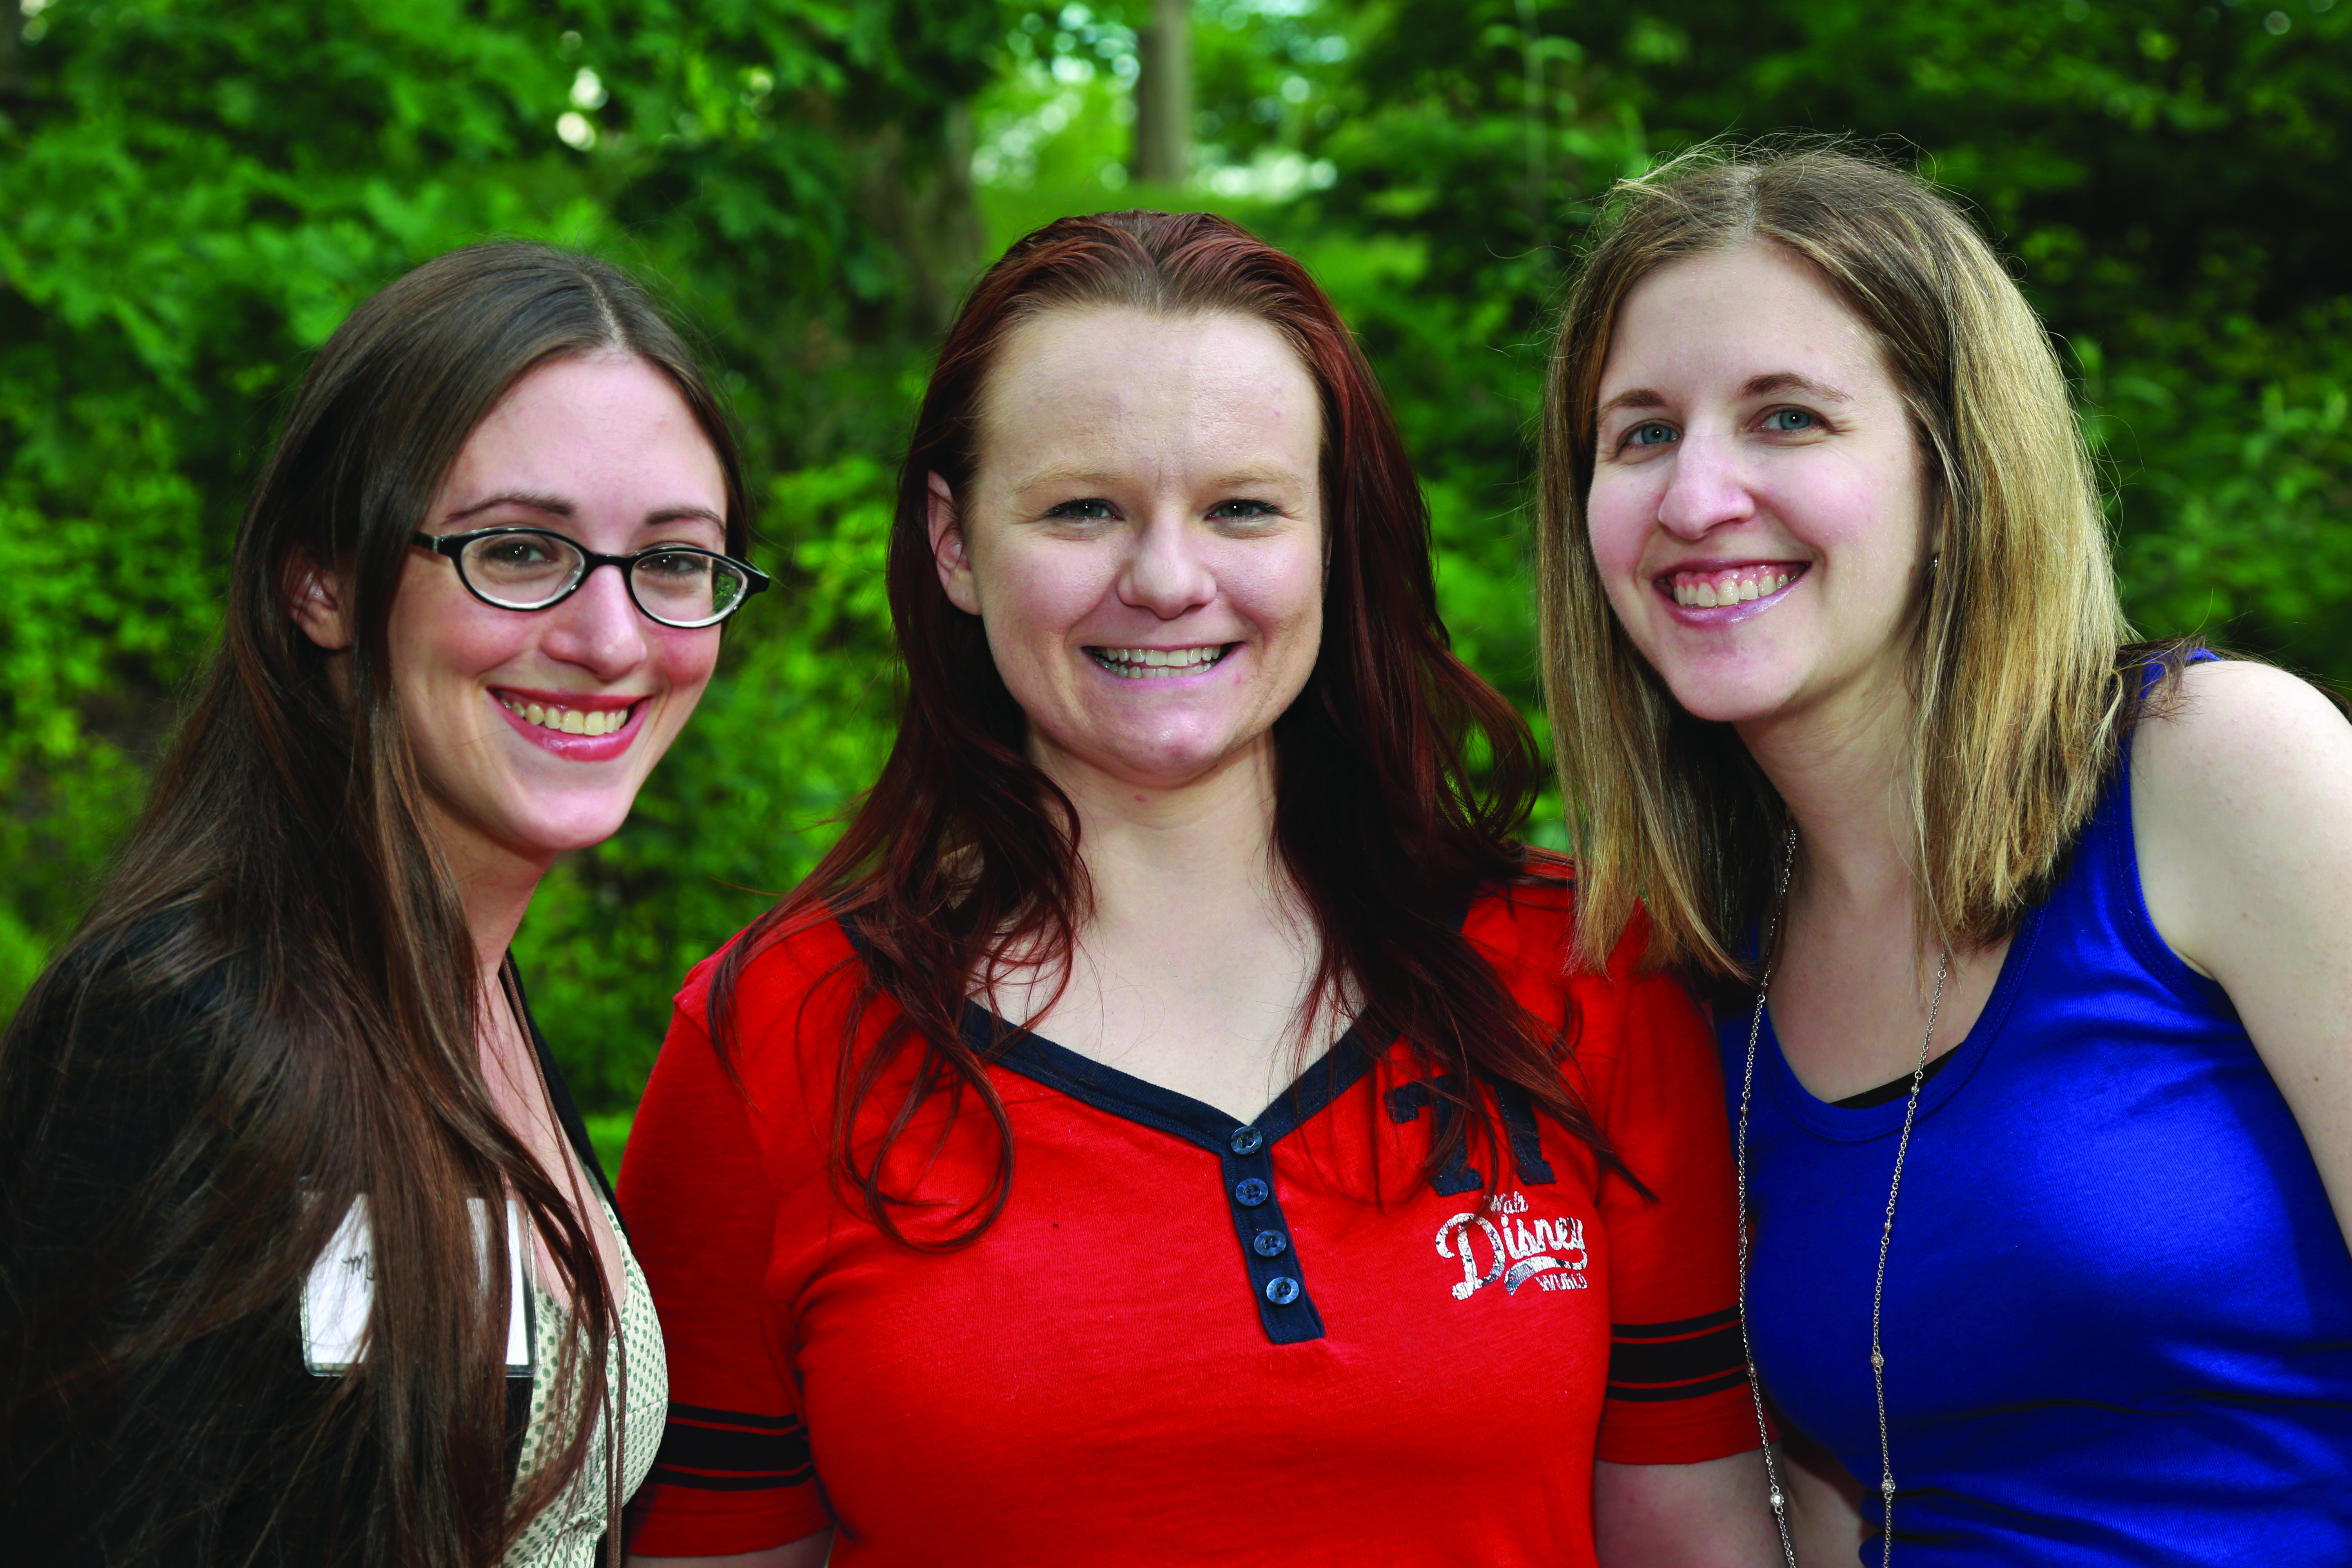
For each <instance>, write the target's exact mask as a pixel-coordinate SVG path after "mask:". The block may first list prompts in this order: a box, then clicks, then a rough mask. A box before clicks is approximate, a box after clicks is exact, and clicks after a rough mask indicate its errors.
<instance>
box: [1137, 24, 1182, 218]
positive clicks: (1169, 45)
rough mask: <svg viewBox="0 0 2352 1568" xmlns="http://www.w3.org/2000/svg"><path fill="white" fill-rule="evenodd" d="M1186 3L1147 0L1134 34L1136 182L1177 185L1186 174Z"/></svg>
mask: <svg viewBox="0 0 2352 1568" xmlns="http://www.w3.org/2000/svg"><path fill="white" fill-rule="evenodd" d="M1135 52H1136V63H1137V64H1138V65H1139V66H1141V67H1142V69H1141V70H1139V71H1138V72H1137V73H1136V78H1135V166H1134V171H1133V172H1134V174H1135V177H1136V178H1137V179H1139V180H1149V181H1152V182H1154V183H1156V184H1171V185H1173V184H1182V183H1183V182H1184V181H1185V180H1186V179H1188V178H1190V177H1191V175H1192V0H1151V19H1150V21H1149V22H1147V23H1145V24H1144V26H1143V29H1142V31H1141V32H1139V34H1137V35H1136V50H1135Z"/></svg>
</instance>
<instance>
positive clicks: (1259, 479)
mask: <svg viewBox="0 0 2352 1568" xmlns="http://www.w3.org/2000/svg"><path fill="white" fill-rule="evenodd" d="M1305 478H1306V476H1305V475H1303V474H1295V473H1285V472H1283V471H1281V470H1280V469H1276V468H1236V469H1234V471H1233V472H1231V473H1224V474H1214V475H1212V476H1210V478H1209V479H1207V480H1206V481H1204V483H1203V486H1202V488H1203V489H1213V490H1238V489H1257V488H1259V487H1261V486H1273V485H1286V484H1297V483H1299V482H1301V481H1302V480H1303V479H1305ZM1124 482H1126V480H1125V479H1123V478H1122V477H1121V476H1120V475H1118V474H1112V473H1106V472H1104V471H1102V470H1101V469H1099V468H1079V467H1076V466H1073V467H1069V468H1040V469H1039V470H1037V472H1035V473H1034V474H1028V475H1024V476H1023V478H1022V479H1021V480H1020V482H1019V483H1018V484H1015V485H1014V486H1013V494H1015V495H1025V494H1026V493H1028V492H1029V491H1030V490H1033V489H1037V488H1038V487H1040V486H1042V485H1076V486H1079V487H1089V486H1100V487H1101V488H1103V489H1115V488H1117V487H1118V486H1119V485H1120V484H1122V483H1124Z"/></svg>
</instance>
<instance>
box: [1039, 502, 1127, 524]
mask: <svg viewBox="0 0 2352 1568" xmlns="http://www.w3.org/2000/svg"><path fill="white" fill-rule="evenodd" d="M1110 514H1111V511H1110V502H1108V501H1107V500H1093V499H1089V500H1066V501H1063V502H1061V503H1060V504H1059V505H1056V506H1049V507H1047V508H1046V509H1045V515H1046V516H1047V517H1066V518H1070V519H1073V520H1075V521H1079V522H1100V521H1103V520H1104V519H1106V518H1108V517H1109V516H1110Z"/></svg>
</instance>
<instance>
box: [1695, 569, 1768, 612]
mask: <svg viewBox="0 0 2352 1568" xmlns="http://www.w3.org/2000/svg"><path fill="white" fill-rule="evenodd" d="M1789 583H1790V574H1788V573H1786V572H1780V571H1776V570H1773V569H1770V568H1764V569H1761V570H1759V568H1756V567H1753V566H1747V567H1742V568H1740V569H1739V570H1738V571H1737V572H1726V573H1723V574H1719V575H1717V576H1713V577H1689V578H1685V577H1683V576H1681V575H1680V574H1677V576H1676V578H1675V581H1674V583H1673V584H1671V585H1670V587H1671V591H1672V592H1673V594H1674V599H1675V604H1677V605H1686V606H1690V607H1692V608H1696V609H1712V608H1714V607H1715V606H1716V605H1745V604H1751V603H1753V602H1754V601H1756V600H1758V599H1761V598H1765V597H1767V596H1769V595H1773V594H1777V593H1779V592H1780V590H1781V589H1783V588H1785V587H1787V586H1788V585H1789Z"/></svg>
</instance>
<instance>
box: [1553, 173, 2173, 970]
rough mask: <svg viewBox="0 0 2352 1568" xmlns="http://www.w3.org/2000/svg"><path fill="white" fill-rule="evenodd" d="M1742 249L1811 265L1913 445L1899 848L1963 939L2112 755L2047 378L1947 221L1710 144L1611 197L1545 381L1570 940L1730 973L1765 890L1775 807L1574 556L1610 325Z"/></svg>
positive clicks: (1898, 184)
mask: <svg viewBox="0 0 2352 1568" xmlns="http://www.w3.org/2000/svg"><path fill="white" fill-rule="evenodd" d="M1759 240H1766V241H1770V242H1771V243H1774V244H1777V245H1780V246H1783V247H1786V248H1787V249H1788V250H1790V252H1792V253H1793V254H1795V255H1797V256H1800V257H1801V258H1804V259H1805V260H1806V261H1808V262H1810V263H1811V265H1812V266H1813V267H1814V268H1817V269H1818V270H1819V272H1820V273H1821V275H1822V278H1823V279H1826V280H1827V282H1828V283H1829V285H1830V287H1831V288H1832V289H1834V290H1835V291H1836V292H1837V294H1838V295H1839V297H1840V298H1841V299H1842V300H1843V301H1844V303H1845V305H1846V306H1847V308H1848V309H1849V310H1852V311H1853V314H1854V315H1855V317H1856V318H1857V319H1859V320H1860V321H1862V322H1863V323H1864V325H1865V326H1867V327H1868V328H1869V329H1870V330H1871V331H1873V332H1874V334H1875V336H1876V338H1877V340H1878V342H1879V345H1880V348H1881V350H1882V352H1883V353H1885V363H1886V365H1887V368H1888V370H1889V372H1890V373H1891V374H1892V375H1893V377H1894V379H1895V384H1896V386H1897V388H1898V389H1899V391H1900V392H1901V394H1902V396H1903V399H1904V402H1905V404H1906V406H1907V408H1908V409H1909V412H1910V416H1911V420H1912V426H1913V428H1914V430H1915V431H1916V435H1917V438H1918V440H1919V442H1920V446H1921V448H1922V451H1923V453H1925V454H1926V456H1927V458H1928V459H1929V460H1928V463H1927V472H1928V477H1929V484H1930V498H1931V499H1930V501H1929V504H1930V506H1931V508H1932V509H1933V510H1932V512H1931V514H1930V519H1929V526H1930V533H1931V537H1933V538H1935V539H1936V540H1937V545H1936V549H1937V552H1938V553H1939V557H1940V559H1939V561H1938V563H1937V564H1936V565H1935V566H1934V568H1933V569H1932V570H1931V572H1930V573H1929V574H1928V577H1927V583H1926V585H1925V586H1924V587H1923V588H1922V590H1921V592H1922V593H1923V595H1925V601H1926V602H1925V604H1924V606H1922V611H1923V613H1922V614H1921V615H1920V616H1919V619H1918V625H1919V626H1920V630H1919V632H1918V634H1917V640H1916V643H1915V645H1914V647H1913V650H1912V668H1911V679H1912V687H1913V691H1914V694H1915V696H1916V709H1915V717H1914V721H1913V725H1912V735H1911V749H1910V756H1909V762H1908V771H1909V778H1908V784H1909V788H1910V797H1911V798H1910V807H1911V825H1910V826H1911V834H1912V837H1913V844H1912V856H1913V864H1914V866H1915V868H1916V878H1917V886H1918V889H1919V901H1920V923H1921V927H1922V930H1923V932H1925V933H1927V934H1928V935H1930V936H1931V937H1933V938H1936V939H1939V940H1941V941H1944V942H1950V943H1952V944H1954V945H1957V946H1964V947H1965V946H1975V945H1978V944H1980V943H1983V942H1990V941H1991V940H1993V939H1995V938H1996V937H1998V936H2000V934H2002V933H2003V932H2005V931H2010V930H2011V929H2012V928H2013V927H2014V926H2015V924H2016V922H2017V921H2019V920H2020V919H2021V918H2022V916H2023V915H2024V913H2025V911H2026V910H2028V909H2029V908H2031V907H2032V904H2033V903H2034V902H2035V901H2036V900H2038V899H2039V898H2041V897H2042V894H2043V893H2044V892H2045V891H2046V890H2047V889H2048V887H2049V885H2050V883H2051V881H2052V879H2053V877H2054V876H2055V874H2056V872H2057V870H2058V868H2059V867H2060V864H2061V862H2062V861H2063V858H2064V856H2065V854H2066V850H2067V847H2068V846H2069V845H2070V844H2071V843H2072V841H2073V839H2074V835H2075V833H2076V832H2077V830H2078V829H2079V828H2080V827H2081V826H2082V825H2083V823H2084V821H2085V820H2086V819H2087V818H2088V817H2089V816H2090V814H2091V811H2092V809H2093V807H2094V806H2095V805H2096V803H2097V799H2098V793H2099V788H2100V785H2101V783H2102V781H2103V779H2104V777H2105V773H2106V769H2107V766H2108V764H2109V763H2110V761H2111V759H2112V757H2113V754H2114V752H2115V748H2116V736H2117V733H2118V720H2119V716H2120V713H2121V711H2122V707H2123V699H2124V683H2123V682H2122V681H2121V680H2120V679H2119V678H2118V676H2117V673H2116V668H2117V667H2116V658H2117V650H2118V648H2119V647H2120V645H2121V644H2122V642H2123V639H2124V638H2125V637H2126V636H2127V635H2128V629H2127V628H2126V626H2125V624H2124V619H2123V613H2122V610H2121V608H2120V607H2119V606H2118V605H2117V603H2116V591H2115V581H2114V576H2113V574H2112V573H2111V571H2110V570H2109V567H2108V560H2107V544H2106V533H2105V525H2104V521H2103V518H2102V516H2101V511H2100V505H2099V497H2098V492H2097V489H2096V487H2095V484H2094V481H2093V478H2092V469H2091V463H2090V458H2089V455H2088V453H2087V452H2086V451H2085V450H2084V445H2083V439H2082V436H2081V433H2080V430H2079V428H2078V427H2077V426H2076V424H2075V420H2074V409H2073V406H2072V405H2071V403H2070V402H2069V400H2068V397H2067V392H2066V384H2065V380H2064V377H2063V374H2062V373H2061V372H2060V369H2059V365H2058V360H2057V356H2056V355H2055V353H2053V351H2052V348H2051V344H2050V342H2049V339H2048V337H2047V335H2046V334H2045V333H2044V331H2043V330H2042V323H2041V321H2039V319H2037V318H2036V317H2035V315H2034V314H2033V310H2032V307H2030V306H2029V305H2027V303H2026V302H2025V300H2024V297H2023V296H2022V295H2021V294H2020V293H2019V292H2018V289H2017V285H2016V284H2015V283H2013V282H2012V281H2011V279H2010V277H2009V275H2008V273H2007V272H2006V271H2005V270H2003V268H2002V266H2001V263H2000V258H1998V257H1997V256H1996V255H1995V254H1994V253H1993V251H1992V249H1991V247H1990V246H1988V245H1987V244H1986V243H1985V241H1984V239H1983V238H1982V237H1980V236H1979V234H1978V233H1977V232H1976V230H1975V228H1974V227H1973V226H1971V225H1970V224H1969V220H1968V219H1967V217H1966V216H1963V215H1962V214H1961V213H1960V211H1959V210H1958V207H1956V206H1955V205H1953V204H1952V203H1951V202H1950V201H1949V200H1948V199H1947V198H1945V197H1944V196H1942V195H1938V194H1937V192H1936V191H1934V190H1933V189H1931V188H1930V187H1929V186H1928V185H1927V184H1926V183H1925V182H1923V181H1921V180H1919V179H1917V178H1916V177H1915V176H1913V175H1911V174H1906V173H1904V172H1902V171H1899V170H1895V169H1892V168H1888V167H1886V166H1885V165H1883V164H1881V163H1875V162H1873V161H1871V160H1869V159H1867V158H1864V157H1859V156H1856V155H1855V154H1854V153H1851V152H1847V151H1843V150H1841V149H1839V148H1837V147H1835V146H1823V145H1818V144H1816V145H1811V146H1796V147H1781V148H1764V149H1744V150H1738V151H1729V152H1727V151H1725V150H1722V149H1717V148H1708V149H1701V150H1699V151H1698V152H1696V153H1685V155H1683V156H1681V157H1679V158H1676V159H1675V160H1674V161H1672V162H1670V163H1666V164H1664V165H1663V166H1662V167H1660V168H1657V169H1654V170H1653V171H1652V172H1651V173H1649V174H1646V175H1643V176H1642V177H1640V178H1638V179H1632V180H1625V181H1621V182H1620V183H1619V184H1618V185H1617V187H1616V189H1615V190H1614V191H1613V192H1612V195H1611V197H1610V200H1609V202H1608V204H1607V205H1606V207H1605V208H1604V212H1603V216H1602V219H1601V226H1600V228H1599V232H1598V237H1597V238H1596V240H1595V241H1594V243H1593V244H1592V246H1591V248H1590V250H1589V251H1588V253H1587V255H1586V258H1585V261H1584V266H1583V268H1582V270H1581V273H1580V276H1579V278H1578V279H1577V282H1576V286H1575V288H1574V290H1573V291H1572V292H1571V294H1570V299H1569V302H1568V308H1567V311H1566V313H1565V315H1564V316H1563V318H1562V320H1561V322H1560V328H1559V341H1558V342H1557V344H1556V345H1555V347H1554V350H1553V353H1552V358H1551V365H1550V371H1549V376H1548V379H1547V384H1546V387H1545V396H1544V416H1543V476H1542V497H1541V510H1540V515H1539V519H1538V530H1537V562H1538V574H1539V579H1540V601H1541V615H1542V634H1543V661H1544V695H1545V700H1546V702H1547V704H1548V706H1549V709H1550V715H1551V731H1552V736H1553V742H1554V748H1555V752H1556V754H1557V758H1558V762H1559V775H1560V785H1561V795H1562V799H1563V800H1564V802H1565V803H1566V804H1567V807H1568V816H1569V828H1570V836H1571V837H1572V838H1573V839H1574V840H1575V843H1576V847H1577V855H1578V858H1579V860H1580V863H1581V875H1580V881H1581V884H1582V890H1581V895H1580V903H1581V915H1580V921H1579V926H1580V931H1579V936H1578V941H1579V945H1580V949H1581V951H1582V952H1583V954H1584V955H1585V956H1586V957H1588V958H1591V959H1594V960H1596V961H1597V960H1598V959H1599V958H1600V957H1601V955H1604V954H1606V953H1607V952H1610V951H1611V949H1612V945H1613V944H1614V943H1615V942H1616V941H1617V939H1618V937H1619V935H1620V933H1621V932H1622V931H1623V930H1624V928H1625V926H1626V924H1627V923H1628V921H1630V920H1631V919H1632V917H1633V911H1634V909H1635V906H1636V904H1637V903H1638V904H1640V905H1643V906H1644V907H1646V908H1647V910H1648V912H1649V914H1650V917H1651V920H1652V921H1653V931H1654V934H1653V936H1652V938H1651V942H1650V949H1649V961H1650V962H1651V963H1685V964H1689V965H1693V966H1695V967H1698V968H1702V969H1706V970H1712V971H1714V972H1716V973H1720V974H1724V975H1738V974H1741V973H1744V972H1745V969H1746V966H1745V965H1744V964H1743V963H1740V962H1739V960H1738V958H1737V957H1735V956H1734V954H1735V951H1736V947H1737V945H1738V942H1739V941H1740V938H1741V935H1742V933H1744V932H1746V931H1748V930H1749V929H1751V927H1752V926H1753V925H1754V924H1755V922H1756V921H1757V920H1758V919H1759V916H1760V915H1761V913H1762V912H1763V909H1764V905H1765V903H1766V901H1767V900H1768V899H1769V896H1770V892H1771V886H1770V883H1771V878H1772V875H1773V870H1774V868H1775V866H1776V863H1777V860H1778V853H1777V850H1778V846H1779V843H1780V836H1781V834H1782V833H1783V831H1784V830H1785V827H1786V822H1787V819H1786V815H1785V812H1784V809H1783V807H1782V805H1781V803H1780V797H1779V795H1778V794H1777V793H1776V792H1775V791H1774V790H1773V788H1772V786H1771V784H1770V783H1769V781H1768V780H1767V779H1766V778H1765V776H1764V774H1763V773H1762V771H1761V770H1760V769H1759V768H1758V767H1757V766H1756V765H1755V763H1753V762H1752V761H1751V760H1750V759H1749V758H1748V752H1747V748H1746V747H1745V746H1744V745H1742V744H1741V742H1740V741H1739V739H1738V736H1737V735H1736V734H1735V733H1734V732H1733V731H1732V730H1731V728H1730V726H1729V725H1727V724H1718V723H1708V722H1706V721H1700V720H1696V719H1693V718H1692V717H1691V716H1690V715H1689V714H1687V713H1685V712H1684V711H1683V710H1682V709H1681V707H1680V706H1679V705H1678V704H1677V703H1676V702H1675V700H1674V698H1673V696H1672V694H1671V693H1669V692H1668V691H1667V689H1666V688H1665V686H1664V683H1663V682H1662V681H1661V680H1660V679H1658V677H1657V675H1656V674H1655V673H1654V671H1653V670H1652V669H1651V668H1649V666H1648V664H1647V662H1646V661H1644V660H1643V658H1642V656H1641V655H1640V654H1639V653H1638V652H1637V651H1636V650H1635V649H1634V647H1633V644H1632V642H1631V641H1630V640H1628V638H1627V637H1626V636H1625V634H1624V631H1623V629H1622V627H1621V626H1619V625H1618V624H1617V619H1616V616H1614V615H1613V614H1612V612H1611V610H1610V606H1609V600H1608V597H1607V595H1606V594H1605V592H1604V591H1603V589H1602V586H1601V578H1600V574H1599V573H1598V572H1597V571H1596V569H1595V568H1594V565H1593V561H1592V553H1591V548H1590V544H1589V541H1588V536H1587V532H1586V530H1587V522H1588V520H1587V517H1586V512H1585V500H1586V497H1587V495H1588V494H1589V492H1590V489H1591V482H1592V469H1593V460H1594V446H1595V442H1596V439H1597V431H1596V428H1595V419H1594V403H1595V401H1596V399H1597V397H1598V395H1599V389H1600V384H1601V370H1602V367H1603V365H1604V363H1606V361H1607V359H1608V356H1609V351H1610V346H1611V341H1612V336H1613V333H1614V331H1615V328H1616V323H1617V317H1618V312H1619V311H1620V310H1621V309H1622V307H1623V304H1624V301H1625V299H1626V296H1627V295H1628V294H1629V293H1631V292H1632V290H1633V288H1634V287H1635V286H1636V285H1637V284H1639V283H1640V282H1641V281H1642V279H1644V278H1646V277H1648V276H1649V275H1650V274H1651V273H1653V272H1654V271H1655V270H1657V269H1658V268H1661V267H1664V266H1665V265H1667V264H1669V263H1671V262H1673V261H1675V260H1677V259H1679V258H1684V257H1690V256H1699V255H1706V254H1708V253H1711V252H1718V251H1725V250H1730V249H1735V248H1738V247H1740V246H1743V245H1748V244H1751V243H1754V242H1756V241H1759Z"/></svg>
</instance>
